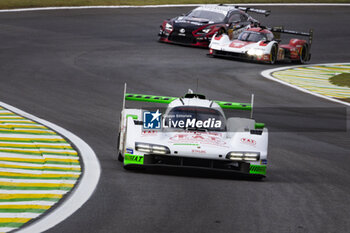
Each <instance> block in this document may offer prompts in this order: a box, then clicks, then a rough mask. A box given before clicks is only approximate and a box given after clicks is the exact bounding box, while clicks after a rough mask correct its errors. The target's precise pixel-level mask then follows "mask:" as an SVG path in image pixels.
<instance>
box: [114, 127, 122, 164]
mask: <svg viewBox="0 0 350 233" xmlns="http://www.w3.org/2000/svg"><path fill="white" fill-rule="evenodd" d="M119 145H120V132H119V134H118V148H117V154H116V156H118V158H117V159H118V161H120V162H123V161H124V158H123V156H122V153H121V152H122V151H121V148H119Z"/></svg>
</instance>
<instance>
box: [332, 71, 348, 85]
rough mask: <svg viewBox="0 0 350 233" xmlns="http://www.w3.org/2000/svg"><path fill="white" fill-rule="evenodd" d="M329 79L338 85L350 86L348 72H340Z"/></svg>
mask: <svg viewBox="0 0 350 233" xmlns="http://www.w3.org/2000/svg"><path fill="white" fill-rule="evenodd" d="M329 81H330V82H331V83H332V84H334V85H337V86H341V87H350V74H348V73H342V74H338V75H336V76H333V77H332V78H330V79H329Z"/></svg>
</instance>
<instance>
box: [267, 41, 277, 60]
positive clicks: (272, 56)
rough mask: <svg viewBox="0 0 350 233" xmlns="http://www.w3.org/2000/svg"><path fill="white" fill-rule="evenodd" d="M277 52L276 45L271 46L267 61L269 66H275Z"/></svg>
mask: <svg viewBox="0 0 350 233" xmlns="http://www.w3.org/2000/svg"><path fill="white" fill-rule="evenodd" d="M277 51H278V49H277V45H276V44H274V45H272V47H271V51H270V61H269V63H270V64H271V65H273V64H275V62H276V60H277Z"/></svg>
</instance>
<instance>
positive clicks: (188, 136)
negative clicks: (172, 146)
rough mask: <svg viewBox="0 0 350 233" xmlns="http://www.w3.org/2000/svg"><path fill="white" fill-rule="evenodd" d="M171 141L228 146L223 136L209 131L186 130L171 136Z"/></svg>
mask: <svg viewBox="0 0 350 233" xmlns="http://www.w3.org/2000/svg"><path fill="white" fill-rule="evenodd" d="M169 140H170V143H176V144H178V143H193V144H196V143H200V144H207V145H215V146H222V147H227V145H226V142H225V141H224V140H222V139H221V137H218V136H216V135H215V134H207V133H198V132H186V133H179V134H176V135H174V136H173V137H171V138H170V139H169Z"/></svg>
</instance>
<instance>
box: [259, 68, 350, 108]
mask: <svg viewBox="0 0 350 233" xmlns="http://www.w3.org/2000/svg"><path fill="white" fill-rule="evenodd" d="M343 64H349V63H348V62H347V63H321V64H308V65H300V66H287V67H280V68H275V69H268V70H264V71H262V72H261V75H262V76H264V77H265V78H267V79H270V80H273V81H275V82H279V83H281V84H284V85H286V86H289V87H292V88H294V89H297V90H299V91H302V92H305V93H308V94H311V95H314V96H317V97H320V98H323V99H327V100H330V101H333V102H336V103H340V104H344V105H347V106H350V103H347V102H345V101H341V100H337V99H334V98H331V97H328V96H324V95H321V94H318V93H315V92H312V91H309V90H307V89H304V88H302V87H298V86H295V85H293V84H290V83H287V82H285V81H282V80H280V79H277V78H275V77H273V76H272V75H271V73H273V72H276V71H281V70H288V69H293V68H298V67H309V66H319V65H323V66H329V65H343Z"/></svg>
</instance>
